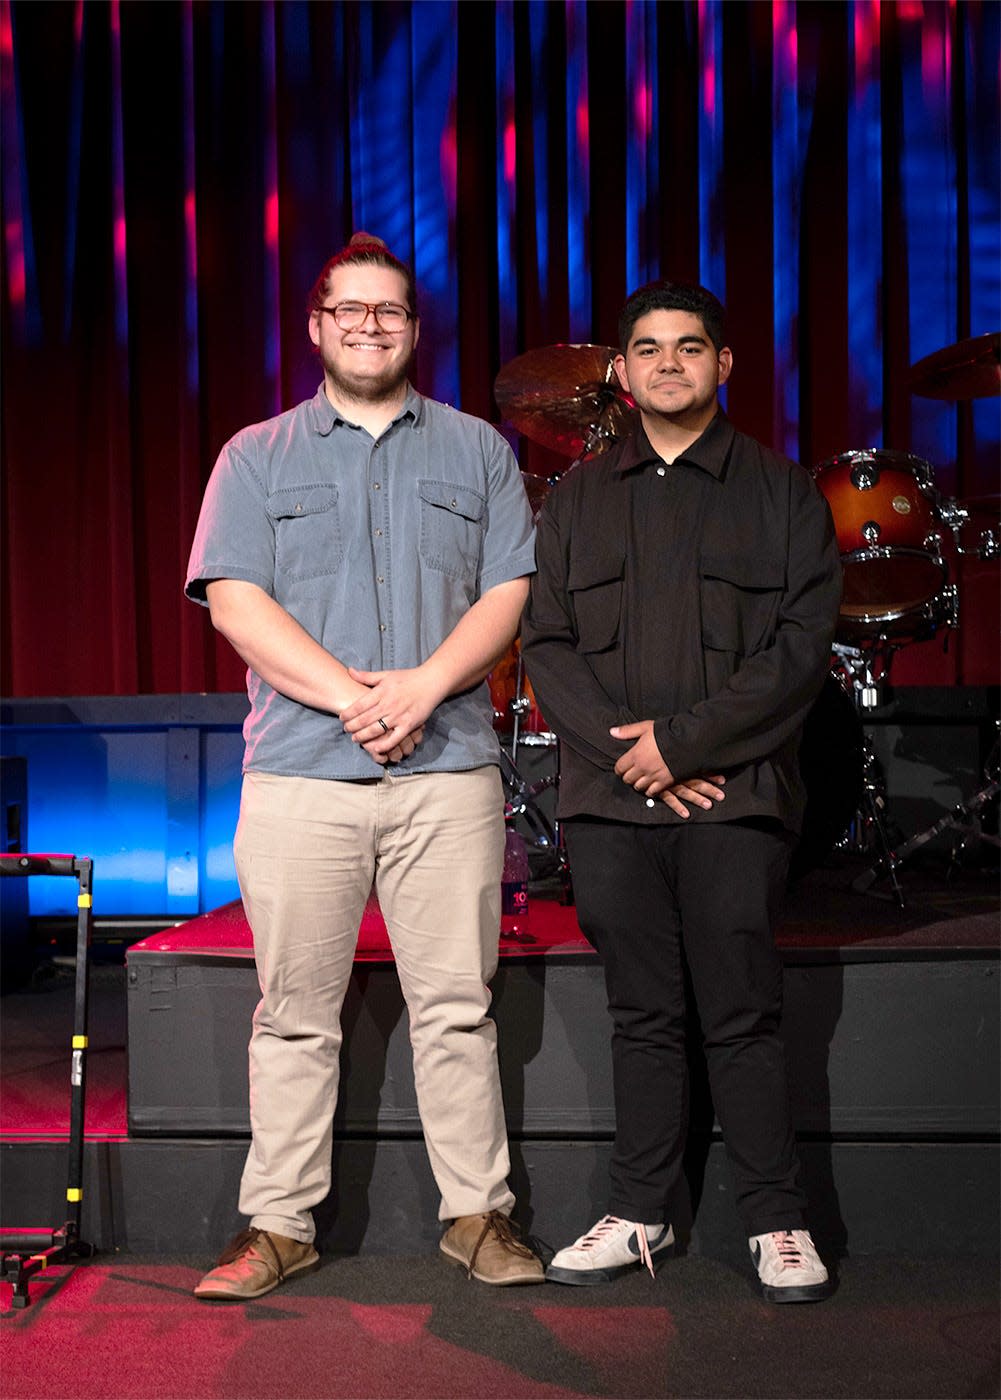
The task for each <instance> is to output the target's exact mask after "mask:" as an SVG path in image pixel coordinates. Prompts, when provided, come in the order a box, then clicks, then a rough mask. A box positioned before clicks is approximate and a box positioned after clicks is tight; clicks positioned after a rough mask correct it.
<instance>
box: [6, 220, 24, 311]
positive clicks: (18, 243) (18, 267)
mask: <svg viewBox="0 0 1001 1400" xmlns="http://www.w3.org/2000/svg"><path fill="white" fill-rule="evenodd" d="M4 239H5V241H6V243H7V268H8V272H7V279H8V280H7V285H8V287H9V289H10V300H11V303H12V305H14V306H15V307H17V308H18V309H19V310H22V311H23V310H24V303H25V297H26V295H27V278H26V275H25V270H24V227H23V225H22V223H21V220H20V219H10V220H8V222H7V224H6V225H5V226H4Z"/></svg>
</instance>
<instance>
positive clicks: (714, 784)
mask: <svg viewBox="0 0 1001 1400" xmlns="http://www.w3.org/2000/svg"><path fill="white" fill-rule="evenodd" d="M608 732H609V734H611V736H612V738H613V739H624V740H627V741H628V740H633V741H634V742H633V743H632V745H631V747H630V748H628V749H627V750H626V751H625V753H624V754H623V755H622V756H621V758H619V760H618V762H617V763H616V765H615V771H616V773H617V774H618V775H619V777H620V778H621V779H622V781H623V782H624V783H628V784H629V786H630V787H632V788H635V789H636V791H637V792H643V793H645V794H646V795H647V797H659V798H660V800H661V801H662V802H665V803H666V804H667V805H668V807H670V808H671V810H672V811H674V812H676V813H677V814H678V816H679V817H687V816H689V815H690V813H689V809H688V807H687V806H686V805H685V803H686V802H687V803H692V804H693V805H694V806H696V807H701V808H703V809H704V810H705V811H708V810H709V808H710V807H712V805H713V803H714V802H722V801H723V798H724V796H725V794H724V792H723V784H724V783H725V782H726V779H725V778H724V777H723V776H722V774H719V773H716V774H713V775H711V776H709V777H706V778H682V779H678V778H676V777H675V776H674V774H673V773H672V772H671V770H670V768H668V766H667V764H666V763H665V762H664V755H663V754H662V753H661V751H660V749H659V748H658V746H657V740H656V738H655V737H654V732H653V720H652V719H644V720H638V721H637V722H636V723H635V724H617V725H615V726H613V728H611V729H610V730H609V731H608Z"/></svg>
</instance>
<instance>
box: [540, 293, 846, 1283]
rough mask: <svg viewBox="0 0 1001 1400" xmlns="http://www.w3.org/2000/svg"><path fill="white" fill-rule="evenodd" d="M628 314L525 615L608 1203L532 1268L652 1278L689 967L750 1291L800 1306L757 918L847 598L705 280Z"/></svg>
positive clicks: (804, 1279)
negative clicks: (628, 400) (586, 971)
mask: <svg viewBox="0 0 1001 1400" xmlns="http://www.w3.org/2000/svg"><path fill="white" fill-rule="evenodd" d="M619 333H620V344H621V345H622V347H623V350H622V353H621V354H619V355H618V356H617V357H616V360H615V368H616V372H617V374H618V376H619V379H620V381H621V384H622V387H623V389H625V390H626V391H627V392H628V393H629V394H631V396H632V398H633V400H634V401H635V403H636V406H637V408H638V410H639V418H638V422H637V425H636V428H635V431H634V432H633V435H632V436H631V437H630V438H629V439H626V440H624V441H622V442H620V443H618V444H616V445H615V447H613V448H612V449H611V450H610V451H609V452H607V453H606V454H605V455H604V456H602V457H600V458H598V459H597V460H595V461H591V462H585V463H584V464H583V465H582V466H580V467H579V468H578V469H577V470H576V471H574V472H572V473H569V474H568V475H567V477H566V478H565V480H564V481H563V482H561V483H560V484H559V485H558V486H557V487H556V489H555V490H554V491H553V492H552V493H551V495H550V497H549V499H548V501H547V502H546V505H545V508H544V510H543V512H542V515H541V518H540V520H539V530H538V541H537V565H538V573H537V575H536V577H535V578H534V580H533V583H532V591H531V595H530V599H529V604H528V608H527V611H526V614H525V618H524V621H523V626H522V650H523V654H524V657H525V663H526V666H527V668H528V673H529V676H530V677H531V680H532V684H533V686H534V688H535V692H536V696H537V698H538V700H539V704H540V706H541V708H542V710H543V712H544V713H545V715H546V718H547V721H548V723H549V724H550V725H551V726H552V727H553V729H554V730H555V731H556V733H557V734H558V735H559V737H560V739H561V741H562V754H561V784H560V794H559V812H560V816H561V818H562V819H563V821H564V823H565V826H564V829H565V832H566V839H567V846H568V849H569V854H570V860H571V866H572V869H573V875H574V889H575V894H576V899H577V907H578V916H579V919H580V923H581V927H582V929H583V930H584V932H585V933H586V934H587V936H588V937H589V938H590V939H591V941H592V942H593V944H594V946H595V947H596V948H597V950H598V952H599V953H600V955H601V957H602V961H603V963H604V969H605V979H606V985H607V990H608V1002H609V1010H610V1013H611V1016H612V1021H613V1031H612V1065H613V1082H614V1092H615V1112H616V1138H615V1148H614V1152H613V1156H612V1163H611V1173H610V1175H611V1182H610V1196H609V1202H608V1214H607V1215H606V1216H604V1218H603V1219H602V1220H600V1221H599V1222H598V1223H597V1224H596V1225H595V1226H594V1227H592V1229H591V1230H589V1231H588V1232H587V1233H586V1234H584V1235H582V1236H581V1237H580V1238H579V1239H578V1240H576V1241H575V1242H574V1244H572V1245H570V1246H568V1247H567V1248H566V1249H562V1250H560V1251H559V1253H558V1254H557V1255H556V1257H555V1258H554V1260H553V1261H552V1264H551V1265H550V1267H549V1269H548V1271H547V1277H548V1278H550V1279H552V1280H555V1281H556V1282H560V1283H601V1282H605V1281H607V1280H608V1279H611V1278H614V1277H616V1276H617V1275H618V1274H619V1273H621V1272H623V1271H625V1270H627V1269H630V1268H634V1267H636V1266H637V1265H639V1264H641V1263H645V1264H646V1265H647V1266H648V1267H649V1268H650V1269H651V1272H652V1270H653V1264H654V1259H655V1257H656V1255H657V1254H658V1253H661V1252H663V1251H666V1250H667V1249H668V1247H669V1246H670V1244H671V1243H672V1242H673V1231H672V1229H671V1225H670V1209H671V1199H672V1195H673V1192H674V1189H675V1186H676V1185H677V1182H678V1178H679V1174H680V1170H681V1158H682V1152H683V1148H684V1139H685V1133H686V1129H687V1075H686V1065H685V1035H684V1031H685V1015H686V1008H685V993H684V981H683V963H684V964H687V967H688V969H689V972H690V975H691V982H692V986H693V989H694V994H695V999H696V1002H697V1008H698V1013H699V1018H700V1021H701V1025H702V1031H703V1036H704V1040H705V1050H706V1060H707V1064H708V1069H709V1077H710V1085H711V1088H712V1094H713V1101H714V1105H715V1109H716V1113H717V1116H718V1119H719V1122H720V1125H721V1127H722V1130H723V1137H724V1141H725V1143H726V1148H727V1152H728V1155H729V1158H730V1163H731V1169H732V1172H733V1176H734V1182H735V1188H736V1203H737V1208H738V1210H739V1212H740V1216H741V1219H742V1222H743V1224H744V1226H745V1228H746V1230H747V1234H748V1238H749V1241H750V1248H751V1254H752V1258H753V1259H754V1262H755V1265H756V1267H757V1270H758V1275H759V1280H760V1283H761V1287H762V1291H763V1293H764V1296H765V1297H766V1298H768V1299H770V1300H771V1301H773V1302H807V1301H814V1300H817V1299H819V1298H821V1297H823V1296H824V1295H825V1294H826V1293H827V1292H828V1291H829V1284H828V1278H827V1272H826V1270H825V1268H824V1266H823V1264H822V1263H821V1261H820V1259H819V1258H818V1256H817V1253H816V1250H815V1248H814V1245H813V1242H812V1240H811V1238H810V1235H809V1234H808V1232H807V1231H806V1229H805V1227H804V1207H805V1204H806V1202H805V1198H804V1195H803V1192H802V1191H801V1190H800V1188H799V1186H798V1185H797V1181H796V1177H797V1169H798V1167H797V1161H796V1153H795V1144H794V1139H793V1132H792V1126H791V1121H790V1115H789V1105H788V1093H787V1088H786V1077H785V1062H784V1050H783V1045H782V1041H781V1039H780V1035H779V1022H780V1017H781V1000H782V964H781V960H780V958H779V956H778V953H777V952H776V949H775V945H774V940H773V934H772V927H773V922H774V918H775V914H776V908H777V903H778V900H779V898H780V896H781V893H782V891H783V889H784V886H785V878H786V871H787V867H788V859H789V853H790V846H791V842H792V839H793V836H794V834H795V833H796V831H797V830H798V827H799V823H800V820H801V816H802V810H803V805H804V797H805V795H804V792H803V790H802V783H801V780H800V775H799V764H798V750H799V743H800V738H801V734H802V726H803V721H804V719H805V717H806V714H807V712H808V710H809V708H810V706H811V704H812V702H813V700H814V698H815V696H816V694H817V692H818V691H819V689H820V687H821V685H822V683H823V680H824V677H825V675H826V674H827V671H828V667H829V661H830V651H831V643H832V641H833V636H834V626H835V622H836V619H837V613H838V604H839V600H840V593H841V576H840V566H839V560H838V552H837V544H836V540H835V536H834V529H833V525H832V522H831V518H830V513H829V511H828V509H827V506H826V503H825V501H824V499H823V497H822V496H821V495H820V493H819V492H818V491H817V490H816V488H815V487H814V485H813V483H812V481H811V480H810V477H809V475H808V474H807V473H806V472H805V471H804V470H803V469H802V468H801V467H799V466H797V465H796V464H795V463H793V462H790V461H788V460H787V459H785V458H783V457H780V456H778V455H776V454H775V453H773V452H770V451H769V450H768V449H767V448H765V447H763V446H761V444H759V443H758V442H756V441H754V439H752V438H750V437H747V436H746V435H744V434H743V433H739V432H737V431H736V430H735V429H734V427H733V426H732V424H731V423H730V422H729V421H728V419H727V418H726V417H725V415H724V414H723V413H722V411H721V410H720V406H719V400H718V390H719V387H720V385H722V384H724V383H725V382H726V380H727V378H728V377H729V375H730V370H731V366H732V359H733V357H732V354H731V351H730V349H729V348H728V347H727V345H726V343H725V330H724V311H723V307H722V306H721V305H720V303H719V301H718V300H717V299H716V298H715V297H714V296H713V295H712V293H711V292H708V291H706V290H705V288H702V287H694V286H684V285H679V284H672V283H669V282H657V283H652V284H651V285H650V286H648V287H644V288H641V289H640V290H639V291H637V292H635V293H634V294H633V295H632V296H631V297H630V298H629V300H628V301H627V303H626V305H625V308H624V310H623V313H622V317H621V319H620V323H619Z"/></svg>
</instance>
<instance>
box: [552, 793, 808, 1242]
mask: <svg viewBox="0 0 1001 1400" xmlns="http://www.w3.org/2000/svg"><path fill="white" fill-rule="evenodd" d="M565 830H566V837H567V846H568V848H569V853H570V861H571V868H572V870H573V884H574V893H575V896H576V900H577V915H578V919H579V921H580V926H581V928H582V929H583V931H584V933H585V934H586V935H587V937H588V938H589V939H590V941H591V942H592V943H593V944H594V946H595V948H596V949H597V950H598V952H599V953H600V955H601V958H602V961H603V963H604V967H605V985H606V987H607V990H608V1009H609V1011H610V1013H611V1016H612V1021H613V1031H612V1072H613V1084H614V1092H615V1122H616V1129H615V1148H614V1151H613V1154H612V1163H611V1172H610V1176H611V1196H610V1200H609V1206H608V1209H609V1212H610V1213H611V1214H612V1215H618V1216H621V1217H622V1218H623V1219H626V1220H640V1221H642V1222H644V1223H645V1224H655V1223H658V1222H661V1221H666V1220H667V1219H668V1218H669V1211H670V1201H671V1198H672V1195H673V1191H674V1188H675V1186H676V1184H677V1182H678V1177H679V1174H680V1171H681V1159H682V1154H683V1151H684V1145H685V1135H686V1132H687V1126H688V1121H687V1120H688V1074H687V1066H686V1060H685V988H684V974H683V961H682V959H683V957H684V960H685V961H687V964H688V968H689V972H690V975H691V984H692V987H693V989H694V994H695V1001H696V1006H697V1008H698V1013H699V1019H700V1020H701V1023H702V1033H703V1039H704V1043H705V1052H706V1063H707V1066H708V1070H709V1084H710V1087H711V1090H712V1096H713V1104H714V1107H715V1110H716V1115H717V1117H718V1119H719V1123H720V1126H721V1128H722V1130H723V1140H724V1143H725V1145H726V1150H727V1154H728V1156H729V1159H730V1164H731V1168H732V1172H733V1177H734V1184H735V1188H736V1204H737V1209H738V1212H739V1214H740V1217H741V1220H742V1222H743V1224H744V1226H745V1228H746V1229H747V1233H748V1235H758V1234H764V1233H765V1232H767V1231H770V1230H777V1229H789V1230H792V1229H800V1228H802V1226H803V1209H804V1206H805V1204H806V1201H805V1197H804V1195H803V1193H802V1191H800V1189H799V1187H798V1186H797V1185H796V1174H797V1165H798V1164H797V1160H796V1152H795V1144H794V1140H793V1132H792V1124H791V1121H790V1114H789V1100H788V1091H787V1087H786V1074H785V1050H784V1046H783V1043H782V1040H781V1037H780V1034H779V1022H780V1018H781V1011H782V960H781V958H780V957H779V954H778V952H777V951H776V948H775V943H774V939H773V934H772V922H773V918H774V915H775V912H776V909H777V906H778V901H779V898H780V897H781V895H782V892H783V891H784V888H785V878H786V870H787V866H788V861H789V842H788V838H787V837H786V836H785V834H784V833H782V832H781V831H780V829H779V828H778V826H777V825H776V826H775V827H774V829H772V828H771V827H770V826H769V827H767V828H763V827H762V826H760V825H759V826H755V825H753V824H746V825H745V824H741V823H739V822H720V823H715V824H713V823H708V822H707V823H705V824H702V825H698V826H696V825H692V826H690V827H689V826H656V827H645V826H634V825H632V824H629V823H624V822H603V821H600V820H591V819H586V820H585V819H578V820H570V821H568V822H567V823H566V824H565Z"/></svg>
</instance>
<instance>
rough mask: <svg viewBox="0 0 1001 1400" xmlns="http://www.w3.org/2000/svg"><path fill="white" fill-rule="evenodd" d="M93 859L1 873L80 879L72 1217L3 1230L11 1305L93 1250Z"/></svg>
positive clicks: (32, 860) (21, 863) (2, 1270)
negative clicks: (88, 1110) (87, 1211)
mask: <svg viewBox="0 0 1001 1400" xmlns="http://www.w3.org/2000/svg"><path fill="white" fill-rule="evenodd" d="M93 873H94V872H93V861H92V860H91V859H90V858H89V857H86V856H85V857H81V858H79V859H78V858H77V857H76V856H66V855H7V854H4V855H0V875H21V876H23V875H71V876H73V877H75V878H76V879H77V880H78V881H79V886H80V888H79V893H78V895H77V933H76V1000H75V1006H74V1014H73V1038H72V1042H71V1047H70V1049H71V1055H70V1136H69V1161H68V1164H67V1166H68V1185H67V1188H66V1200H67V1202H68V1203H69V1219H68V1220H67V1221H66V1222H65V1223H64V1224H63V1225H62V1226H59V1227H49V1228H45V1229H3V1230H0V1279H3V1280H5V1281H6V1282H7V1283H10V1284H12V1285H13V1289H14V1296H13V1298H12V1299H11V1306H12V1307H14V1308H26V1307H27V1306H28V1304H29V1303H30V1302H31V1298H30V1296H29V1293H28V1280H29V1279H30V1278H31V1277H32V1276H33V1275H34V1274H37V1273H40V1272H41V1271H42V1270H44V1269H47V1268H49V1267H50V1266H51V1265H53V1264H65V1263H68V1262H69V1261H70V1260H72V1259H75V1258H81V1257H86V1256H88V1255H90V1254H92V1253H93V1248H92V1247H91V1246H90V1245H87V1244H84V1243H83V1241H82V1240H81V1239H80V1212H81V1203H82V1201H83V1109H84V1080H85V1066H86V1060H87V1000H88V994H89V990H90V961H89V951H90V937H91V929H92V925H93V916H92V904H93V896H92V889H93Z"/></svg>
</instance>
